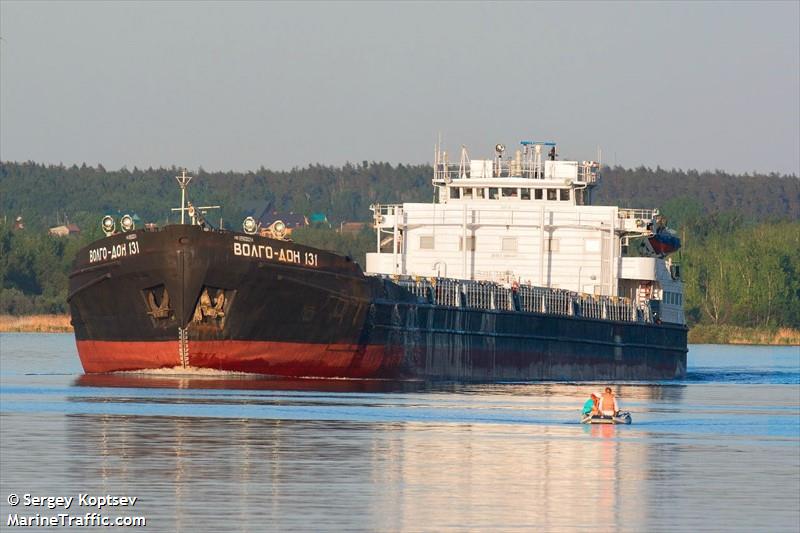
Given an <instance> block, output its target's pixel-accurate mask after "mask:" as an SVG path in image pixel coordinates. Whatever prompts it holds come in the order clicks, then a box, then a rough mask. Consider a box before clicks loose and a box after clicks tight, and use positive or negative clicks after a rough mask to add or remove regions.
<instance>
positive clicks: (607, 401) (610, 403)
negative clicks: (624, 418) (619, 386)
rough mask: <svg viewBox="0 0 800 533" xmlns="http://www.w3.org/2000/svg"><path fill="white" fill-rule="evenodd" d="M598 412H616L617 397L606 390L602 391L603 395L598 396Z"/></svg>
mask: <svg viewBox="0 0 800 533" xmlns="http://www.w3.org/2000/svg"><path fill="white" fill-rule="evenodd" d="M600 412H601V413H603V414H606V413H609V412H611V413H612V414H616V412H617V399H616V398H614V395H613V394H609V393H607V392H604V393H603V397H602V398H600Z"/></svg>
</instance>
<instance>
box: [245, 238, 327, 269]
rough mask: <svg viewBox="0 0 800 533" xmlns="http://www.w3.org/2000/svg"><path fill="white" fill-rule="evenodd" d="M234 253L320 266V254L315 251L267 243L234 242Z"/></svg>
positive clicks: (282, 261) (295, 263)
mask: <svg viewBox="0 0 800 533" xmlns="http://www.w3.org/2000/svg"><path fill="white" fill-rule="evenodd" d="M233 255H238V256H242V257H252V258H255V259H272V260H277V261H280V262H281V263H291V264H294V265H304V266H310V267H316V266H319V256H318V255H317V254H315V253H313V252H300V251H298V250H293V249H291V248H278V249H275V248H273V247H272V246H269V245H266V244H249V243H246V242H234V243H233Z"/></svg>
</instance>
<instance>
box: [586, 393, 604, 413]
mask: <svg viewBox="0 0 800 533" xmlns="http://www.w3.org/2000/svg"><path fill="white" fill-rule="evenodd" d="M599 413H600V393H599V392H593V393H592V395H591V396H590V397H589V399H588V400H586V402H585V403H584V404H583V416H588V415H591V416H595V415H597V414H599Z"/></svg>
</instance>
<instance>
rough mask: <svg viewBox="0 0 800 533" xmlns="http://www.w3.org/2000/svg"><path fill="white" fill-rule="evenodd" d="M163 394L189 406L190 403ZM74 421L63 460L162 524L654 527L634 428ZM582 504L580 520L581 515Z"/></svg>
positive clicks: (672, 393)
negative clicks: (134, 495) (134, 497)
mask: <svg viewBox="0 0 800 533" xmlns="http://www.w3.org/2000/svg"><path fill="white" fill-rule="evenodd" d="M102 377H103V376H92V377H88V376H85V378H87V379H80V380H79V381H80V383H78V384H79V385H82V386H88V387H93V386H108V383H109V381H108V380H109V379H110V380H112V381H113V380H114V379H118V380H117V381H116V384H115V385H110V386H119V387H123V386H124V387H129V386H131V383H132V382H138V383H140V384H139V385H137V386H141V379H139V378H137V377H132V376H105V378H106V381H105V383H106V384H105V385H102V384H101V383H102V382H100V381H97V380H95V379H94V378H102ZM170 379H180V378H157V379H155V380H150V379H147V380H146V381H150V382H151V384H152V386H154V387H165V386H166V387H169V386H171V385H168V384H167V381H164V380H170ZM184 379H185V382H184V384H185V386H186V387H188V388H198V387H201V386H202V385H203V384H205V387H204V388H215V387H213V386H208V381H207V380H204V379H198V380H193V379H186V378H184ZM136 380H138V381H136ZM223 381H224V380H223ZM255 381H256V382H257V380H255ZM216 385H220V387H218V388H227V387H222V386H221V385H222V383H217V384H216ZM228 385H229V384H228ZM251 385H255V383H251ZM316 385H319V384H318V383H317V384H316ZM353 385H354V384H353V383H344V385H343V386H349V387H352V386H353ZM255 386H257V387H263V388H267V387H268V385H267V382H263V383H258V384H257V385H255ZM269 386H270V387H272V388H274V389H276V390H282V389H279V387H288V388H292V387H295V386H297V382H296V381H290V382H285V383H281V382H279V381H276V380H270V383H269ZM497 387H498V386H497V385H491V386H486V387H485V388H486V389H489V390H491V389H493V388H495V389H496V388H497ZM509 387H512V388H514V389H515V390H517V391H518V392H519V393H520V396H522V397H523V398H526V399H529V398H530V396H529V395H524V394H523V393H524V392H525V391H527V392H528V393H530V392H531V391H532V390H538V391H541V392H542V393H543V395H546V396H548V399H547V400H546V401H545V403H546V404H547V403H549V402H550V399H552V400H553V401H554V402H558V401H563V399H564V397H565V396H564V395H565V393H567V392H570V393H571V394H573V395H574V394H575V391H576V389H577V388H582V386H581V385H575V384H546V385H542V384H536V385H512V386H509ZM682 389H683V387H670V386H665V387H652V386H645V385H626V386H623V387H620V389H619V390H620V395H621V397H622V398H625V399H626V400H627V401H628V402H630V403H634V402H635V400H636V399H639V398H641V399H644V398H646V397H647V396H649V395H650V393H648V390H652V391H655V392H656V394H655V396H657V397H661V398H663V397H668V398H669V397H672V398H673V399H677V398H678V397H680V395H681V394H682ZM251 390H253V389H251ZM475 390H476V392H477V391H479V390H481V389H479V388H477V387H475ZM498 392H499V391H498ZM515 396H516V395H515ZM506 399H508V400H509V402H510V403H512V404H513V402H514V401H515V397H508V396H506ZM115 401H121V402H125V401H126V398H125V397H119V398H117V399H116V400H115ZM163 401H165V402H172V403H174V404H175V405H176V413H179V412H180V405H181V404H184V403H187V401H190V400H187V398H184V397H171V398H165V399H163ZM401 418H402V417H401ZM66 424H67V434H68V450H67V451H68V453H67V454H66V456H67V459H66V460H67V463H68V464H67V465H66V468H68V469H70V470H75V471H78V469H80V470H81V472H82V475H84V476H88V477H89V478H98V479H101V480H102V483H103V485H104V486H107V487H120V486H124V487H129V489H128V490H130V491H140V493H141V495H142V497H143V500H145V501H147V502H149V503H148V504H147V506H143V507H142V512H145V513H151V512H152V513H157V514H158V515H157V516H154V518H153V520H154V524H155V523H157V524H158V527H159V528H161V527H162V526H163V527H164V528H165V529H176V530H178V529H183V530H199V529H203V530H217V531H219V530H225V529H227V527H228V526H227V525H226V521H227V524H228V525H229V524H230V523H231V522H230V521H231V520H236V521H237V522H238V523H239V524H242V527H243V528H244V529H258V528H259V525H263V524H270V525H271V526H274V527H275V528H276V529H297V528H300V529H303V527H305V528H308V526H309V524H323V523H324V524H328V525H329V526H330V527H333V528H347V527H352V526H353V525H354V522H353V520H354V518H353V517H354V516H357V517H359V518H358V519H357V523H358V524H359V525H360V526H362V527H364V528H366V529H382V530H386V529H389V530H400V529H409V530H420V529H431V528H433V529H441V528H444V527H447V525H448V524H450V525H452V524H470V525H471V526H473V527H475V528H477V529H492V528H497V527H499V526H500V525H506V526H511V525H516V526H519V527H522V528H534V529H543V530H554V529H562V528H563V527H574V525H575V524H576V523H578V522H580V521H581V520H583V521H585V523H586V524H587V527H588V526H589V525H591V524H603V525H604V527H605V526H608V527H609V528H610V529H619V528H620V527H623V526H624V527H630V528H632V529H639V530H642V529H646V521H647V515H646V508H647V507H648V506H647V505H630V502H631V501H632V500H634V499H635V500H637V501H639V502H641V501H642V500H643V499H646V498H648V496H647V490H648V486H649V485H648V480H647V479H646V476H647V475H649V474H648V472H650V471H651V469H650V467H649V463H650V461H651V460H652V457H651V453H650V452H649V451H648V450H649V447H648V446H645V445H644V444H643V442H642V436H643V435H642V433H641V432H640V431H638V430H637V429H636V428H635V427H627V428H624V429H625V431H622V430H621V429H619V428H615V427H613V426H608V427H598V428H595V427H591V428H587V427H583V426H581V427H578V426H577V423H576V424H575V425H568V424H549V425H539V424H537V425H530V424H493V423H479V424H475V423H463V424H447V423H441V424H440V423H436V421H435V420H434V421H431V422H407V421H402V420H398V421H397V422H370V423H364V422H363V421H352V420H337V421H326V420H263V419H253V418H237V419H234V418H214V417H213V415H212V416H209V417H187V416H128V415H88V414H87V415H69V416H67V417H66ZM87 458H89V460H87ZM443 465H446V467H443ZM637 473H638V474H637ZM639 474H642V475H639ZM197 502H209V503H208V504H207V505H198V503H197ZM255 509H257V510H258V512H257V513H255V512H254V510H255ZM345 510H347V511H345ZM576 513H578V514H579V515H580V516H581V517H582V518H579V519H577V522H576Z"/></svg>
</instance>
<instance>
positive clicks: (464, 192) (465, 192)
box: [461, 187, 472, 198]
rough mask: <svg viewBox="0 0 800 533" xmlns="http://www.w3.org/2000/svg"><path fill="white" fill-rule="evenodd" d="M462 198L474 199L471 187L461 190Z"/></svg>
mask: <svg viewBox="0 0 800 533" xmlns="http://www.w3.org/2000/svg"><path fill="white" fill-rule="evenodd" d="M461 197H462V198H472V189H471V188H469V187H464V188H463V189H461Z"/></svg>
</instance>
